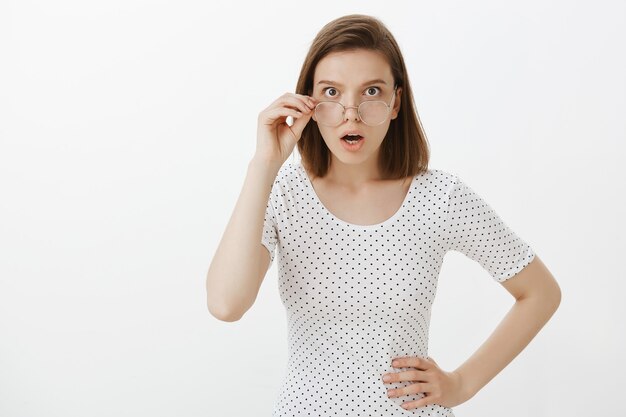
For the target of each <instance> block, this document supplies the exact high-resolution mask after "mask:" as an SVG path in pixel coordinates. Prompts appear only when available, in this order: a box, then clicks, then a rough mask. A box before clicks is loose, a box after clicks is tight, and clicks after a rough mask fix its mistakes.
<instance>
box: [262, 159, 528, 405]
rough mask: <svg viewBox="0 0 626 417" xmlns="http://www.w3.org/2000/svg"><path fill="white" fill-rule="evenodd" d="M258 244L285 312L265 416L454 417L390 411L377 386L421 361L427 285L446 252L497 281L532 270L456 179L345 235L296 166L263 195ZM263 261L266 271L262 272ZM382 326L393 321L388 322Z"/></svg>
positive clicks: (512, 237)
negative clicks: (396, 364) (405, 363)
mask: <svg viewBox="0 0 626 417" xmlns="http://www.w3.org/2000/svg"><path fill="white" fill-rule="evenodd" d="M261 243H262V244H263V245H264V246H265V247H266V248H267V250H268V251H269V253H270V256H271V260H272V262H273V260H274V257H275V253H276V252H277V253H278V258H277V259H278V289H279V292H280V298H281V300H282V303H283V305H284V306H285V310H286V319H287V339H288V361H287V366H286V371H285V374H284V378H283V382H282V385H281V387H280V390H279V392H278V393H277V396H276V399H275V402H274V408H273V412H272V416H273V417H296V416H311V417H313V416H315V417H331V416H337V417H346V416H349V417H353V416H354V417H366V416H372V417H382V416H389V417H395V416H398V417H400V416H410V415H412V416H421V417H427V416H440V417H443V416H445V417H454V414H453V410H452V408H448V407H443V406H440V405H437V404H430V405H427V406H424V407H418V408H415V409H412V410H405V409H403V408H402V407H401V406H400V404H402V403H404V402H408V401H413V400H418V399H420V398H423V396H424V394H422V393H418V394H414V395H404V396H401V397H392V398H389V397H388V396H387V389H389V388H400V387H404V386H407V385H410V384H411V383H410V382H395V383H385V382H383V381H382V375H383V374H384V373H388V372H399V371H404V370H409V369H411V368H393V367H391V359H392V358H394V357H399V356H420V357H427V356H428V329H429V323H430V312H431V306H432V303H433V301H434V298H435V293H436V288H437V278H438V276H439V271H440V269H441V265H442V263H443V259H444V255H445V254H446V252H447V251H449V250H454V251H458V252H461V253H463V254H465V255H466V256H467V257H469V258H471V259H472V260H474V261H476V262H478V263H479V264H480V265H481V266H482V267H483V268H484V269H485V270H486V271H487V272H488V273H489V274H490V275H491V277H492V278H493V279H494V280H496V281H498V282H503V281H505V280H507V279H509V278H511V277H513V276H514V275H515V274H516V273H518V272H519V271H521V270H522V269H523V268H524V267H525V266H526V265H528V264H529V263H530V262H531V261H532V260H533V259H534V256H535V254H534V252H533V250H532V248H531V247H530V246H529V245H528V244H527V243H526V242H524V241H523V240H522V239H521V238H520V237H519V236H517V235H516V234H515V233H514V232H513V231H512V230H511V229H510V228H509V227H508V226H507V225H506V224H505V223H504V222H503V220H502V219H501V218H500V217H499V216H498V214H496V213H495V211H494V210H493V209H492V208H491V207H490V206H489V205H488V204H487V203H486V202H485V201H484V200H483V199H482V198H481V197H480V196H479V195H478V194H477V193H475V192H474V191H473V190H472V189H471V188H470V187H469V186H468V185H467V184H465V183H464V182H463V181H462V180H461V179H460V178H459V177H458V176H457V175H454V174H451V173H448V172H445V171H442V170H437V169H429V170H428V171H427V172H424V173H421V174H418V175H416V176H415V177H414V178H413V179H412V182H411V186H410V188H409V191H408V193H407V195H406V197H405V199H404V201H403V203H402V206H401V207H400V208H399V209H398V211H397V212H396V213H395V214H394V215H393V216H391V217H390V218H388V219H387V220H385V221H383V222H381V223H378V224H373V225H356V224H350V223H348V222H346V221H343V220H341V219H339V218H337V217H336V216H334V215H333V214H332V213H331V212H330V211H329V210H327V209H326V208H325V207H324V205H323V204H322V203H321V201H320V199H319V198H318V196H317V194H316V192H315V190H314V188H313V185H312V184H311V181H310V179H309V177H308V174H307V172H306V171H305V170H304V167H303V166H302V164H301V162H299V161H298V162H294V163H290V162H288V163H286V164H284V165H283V166H282V167H281V169H280V170H279V172H278V175H277V176H276V180H275V181H274V183H273V185H272V190H271V193H270V198H269V201H268V203H267V207H266V212H265V222H264V226H263V234H262V239H261ZM272 262H270V265H271V263H272ZM390 317H393V320H390Z"/></svg>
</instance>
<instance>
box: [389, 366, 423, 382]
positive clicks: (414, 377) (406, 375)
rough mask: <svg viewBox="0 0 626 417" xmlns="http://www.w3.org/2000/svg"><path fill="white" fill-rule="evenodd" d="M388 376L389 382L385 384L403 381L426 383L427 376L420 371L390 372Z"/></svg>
mask: <svg viewBox="0 0 626 417" xmlns="http://www.w3.org/2000/svg"><path fill="white" fill-rule="evenodd" d="M385 375H389V381H385V382H387V383H390V382H403V381H416V382H427V381H428V374H427V373H426V371H420V370H415V369H413V370H410V371H402V372H392V373H390V374H385Z"/></svg>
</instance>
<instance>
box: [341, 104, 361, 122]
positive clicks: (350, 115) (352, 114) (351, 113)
mask: <svg viewBox="0 0 626 417" xmlns="http://www.w3.org/2000/svg"><path fill="white" fill-rule="evenodd" d="M345 108H346V112H345V114H344V119H345V120H359V107H358V106H345Z"/></svg>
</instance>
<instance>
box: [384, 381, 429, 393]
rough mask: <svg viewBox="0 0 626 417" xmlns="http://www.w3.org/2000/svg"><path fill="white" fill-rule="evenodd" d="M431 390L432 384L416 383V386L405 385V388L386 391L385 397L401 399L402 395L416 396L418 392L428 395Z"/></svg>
mask: <svg viewBox="0 0 626 417" xmlns="http://www.w3.org/2000/svg"><path fill="white" fill-rule="evenodd" d="M433 388H434V387H433V384H430V383H428V382H418V383H416V384H411V385H407V386H406V387H402V388H396V389H394V390H390V391H387V395H388V396H389V397H402V396H403V395H411V394H417V393H420V392H423V393H430V392H432V390H433Z"/></svg>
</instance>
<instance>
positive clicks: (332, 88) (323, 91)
mask: <svg viewBox="0 0 626 417" xmlns="http://www.w3.org/2000/svg"><path fill="white" fill-rule="evenodd" d="M328 90H335V87H326V88H323V89H322V94H324V93H326V91H328ZM335 91H337V90H335ZM336 96H337V95H336V94H334V95H331V96H330V97H336Z"/></svg>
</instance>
